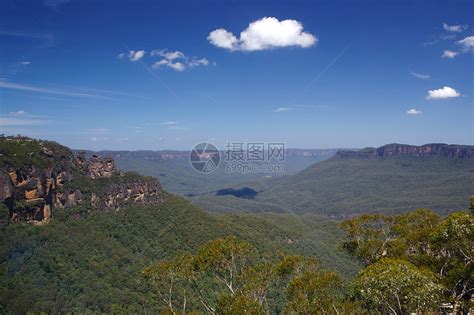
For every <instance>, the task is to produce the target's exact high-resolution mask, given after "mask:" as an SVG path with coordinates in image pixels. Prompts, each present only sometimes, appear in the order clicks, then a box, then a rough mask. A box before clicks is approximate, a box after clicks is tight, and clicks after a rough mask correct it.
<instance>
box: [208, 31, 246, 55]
mask: <svg viewBox="0 0 474 315" xmlns="http://www.w3.org/2000/svg"><path fill="white" fill-rule="evenodd" d="M207 40H208V41H209V42H210V43H211V44H212V45H214V46H216V47H220V48H225V49H229V50H235V49H237V47H238V45H239V40H238V39H237V37H235V36H234V34H232V33H231V32H228V31H226V30H225V29H223V28H219V29H217V30H213V31H212V32H210V33H209V36H208V37H207Z"/></svg>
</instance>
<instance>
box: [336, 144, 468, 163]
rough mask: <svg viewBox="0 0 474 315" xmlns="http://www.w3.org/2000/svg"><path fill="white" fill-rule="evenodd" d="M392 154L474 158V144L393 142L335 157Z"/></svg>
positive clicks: (374, 156)
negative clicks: (415, 144) (419, 144)
mask: <svg viewBox="0 0 474 315" xmlns="http://www.w3.org/2000/svg"><path fill="white" fill-rule="evenodd" d="M390 156H414V157H428V156H440V157H449V158H459V159H469V158H474V146H470V145H457V144H445V143H428V144H424V145H421V146H414V145H407V144H398V143H391V144H386V145H384V146H381V147H379V148H364V149H361V150H359V151H348V150H340V151H338V152H337V153H336V156H335V158H362V159H371V158H383V157H390Z"/></svg>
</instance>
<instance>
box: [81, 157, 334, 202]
mask: <svg viewBox="0 0 474 315" xmlns="http://www.w3.org/2000/svg"><path fill="white" fill-rule="evenodd" d="M337 151H338V150H337V149H307V150H306V149H291V148H290V149H286V157H285V161H283V162H282V163H281V164H282V165H283V167H284V169H283V172H281V173H245V174H242V173H228V172H226V171H225V168H224V163H221V165H220V167H218V168H217V169H216V170H215V171H214V172H212V173H207V174H203V173H199V172H196V170H195V169H193V168H192V166H191V164H190V162H189V154H190V152H189V151H172V150H163V151H99V152H92V151H85V152H86V155H88V156H92V155H93V154H98V155H101V156H110V157H111V158H113V159H114V160H115V163H116V165H117V167H118V168H120V169H123V170H127V171H134V172H138V173H140V174H142V175H146V176H154V177H156V178H158V179H159V180H160V183H161V184H162V185H163V187H164V188H165V189H166V190H167V191H169V192H173V193H178V194H181V195H185V196H189V195H198V194H203V193H208V192H212V191H216V190H219V189H221V188H223V187H225V186H227V185H237V184H240V183H242V182H248V181H258V180H262V179H265V178H274V177H280V176H283V175H292V174H295V173H297V172H299V171H301V170H303V169H305V168H307V167H308V166H310V165H312V164H314V163H317V162H320V161H323V160H326V159H329V158H331V157H332V156H334V155H335V154H336V152H337ZM74 152H80V150H74ZM225 155H226V152H225V151H222V152H221V157H222V159H224V157H225Z"/></svg>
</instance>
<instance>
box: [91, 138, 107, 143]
mask: <svg viewBox="0 0 474 315" xmlns="http://www.w3.org/2000/svg"><path fill="white" fill-rule="evenodd" d="M107 140H109V138H107V137H93V138H91V141H93V142H100V141H107Z"/></svg>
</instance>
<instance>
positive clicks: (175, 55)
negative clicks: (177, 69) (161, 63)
mask: <svg viewBox="0 0 474 315" xmlns="http://www.w3.org/2000/svg"><path fill="white" fill-rule="evenodd" d="M150 56H161V57H164V58H165V59H167V60H174V59H182V58H184V54H183V53H182V52H180V51H178V50H177V51H167V50H166V49H155V50H152V51H151V53H150Z"/></svg>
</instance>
